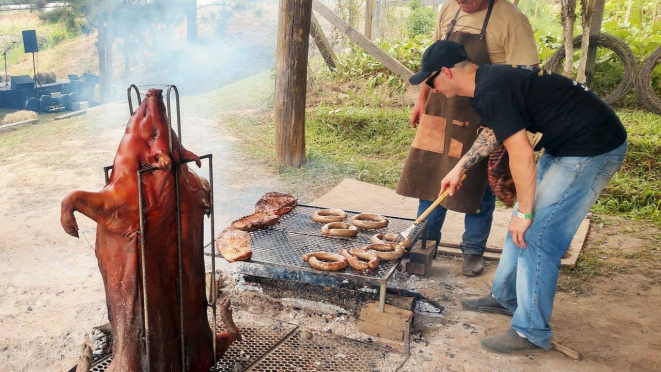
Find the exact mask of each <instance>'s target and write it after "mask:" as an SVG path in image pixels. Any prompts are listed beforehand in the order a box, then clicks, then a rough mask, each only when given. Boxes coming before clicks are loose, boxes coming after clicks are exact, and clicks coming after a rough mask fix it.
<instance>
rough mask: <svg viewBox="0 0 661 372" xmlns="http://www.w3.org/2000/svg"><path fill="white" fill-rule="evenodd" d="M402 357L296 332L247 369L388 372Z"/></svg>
mask: <svg viewBox="0 0 661 372" xmlns="http://www.w3.org/2000/svg"><path fill="white" fill-rule="evenodd" d="M405 359H406V356H405V355H403V354H398V353H387V352H386V351H385V350H384V349H383V348H381V347H378V346H375V345H371V344H367V343H363V342H359V341H355V340H350V339H347V338H343V337H338V336H332V335H327V334H323V335H321V334H316V333H312V332H310V331H304V330H298V331H296V333H295V334H293V335H292V337H290V338H289V339H287V340H286V341H285V342H284V343H282V344H281V345H280V346H278V347H277V348H276V349H275V350H273V351H272V352H271V353H269V354H268V355H267V356H266V357H265V358H264V359H262V360H261V361H260V362H259V363H257V364H256V365H254V366H253V367H252V368H251V369H250V370H251V371H258V372H298V371H315V372H353V371H356V372H369V371H374V372H377V371H378V372H388V371H396V370H397V369H398V368H399V367H400V366H401V365H402V363H403V362H404V360H405Z"/></svg>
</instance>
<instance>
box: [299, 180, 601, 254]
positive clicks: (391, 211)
mask: <svg viewBox="0 0 661 372" xmlns="http://www.w3.org/2000/svg"><path fill="white" fill-rule="evenodd" d="M312 204H313V205H317V206H320V207H332V208H340V209H346V210H354V211H361V212H369V213H377V214H383V215H388V216H398V217H405V218H415V217H416V216H417V210H418V200H417V199H413V198H407V197H404V196H401V195H397V193H396V192H395V190H392V189H389V188H387V187H383V186H377V185H372V184H369V183H366V182H361V181H357V180H353V179H349V178H347V179H344V180H343V181H342V182H340V183H339V184H338V185H337V186H335V187H334V188H333V189H332V190H330V191H329V192H327V193H326V194H325V195H323V196H321V197H320V198H318V199H316V200H314V201H313V202H312ZM511 216H512V210H511V209H506V208H503V207H497V208H496V210H495V212H494V215H493V223H492V224H491V234H489V240H488V241H487V253H486V256H487V259H493V260H498V259H499V258H500V252H501V251H502V247H503V242H504V241H505V237H506V236H507V227H508V225H509V221H510V219H511ZM589 227H590V221H589V220H587V219H584V220H583V222H582V223H581V226H580V227H579V228H578V231H577V232H576V235H575V236H574V239H573V240H572V243H571V245H570V246H569V249H568V250H567V253H566V254H565V257H563V259H562V265H563V267H573V266H575V265H576V260H578V256H579V255H580V253H581V250H582V249H583V245H584V243H585V239H586V237H587V234H588V229H589ZM464 229H465V227H464V215H463V214H461V213H456V212H452V211H448V213H447V216H446V218H445V223H444V224H443V231H442V241H441V248H439V251H440V252H443V253H449V254H461V251H460V250H459V249H457V248H459V244H460V243H461V237H462V235H463V233H464Z"/></svg>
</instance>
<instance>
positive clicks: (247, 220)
mask: <svg viewBox="0 0 661 372" xmlns="http://www.w3.org/2000/svg"><path fill="white" fill-rule="evenodd" d="M278 222H280V217H278V216H277V215H275V214H267V213H264V212H255V213H253V214H251V215H249V216H244V217H241V218H239V219H238V220H236V221H234V222H232V225H230V227H232V228H233V229H237V230H242V231H256V230H262V229H266V228H268V227H269V226H273V225H275V224H277V223H278Z"/></svg>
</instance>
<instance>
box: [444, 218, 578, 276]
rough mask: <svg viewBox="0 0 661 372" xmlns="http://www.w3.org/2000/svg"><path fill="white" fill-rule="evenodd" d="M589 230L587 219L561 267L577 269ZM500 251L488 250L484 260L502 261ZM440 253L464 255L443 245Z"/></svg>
mask: <svg viewBox="0 0 661 372" xmlns="http://www.w3.org/2000/svg"><path fill="white" fill-rule="evenodd" d="M589 230H590V220H587V219H585V220H583V222H582V223H581V226H580V227H579V228H578V231H577V232H576V235H574V239H573V240H572V242H571V244H570V245H569V249H567V252H566V253H565V255H564V256H563V257H562V259H561V260H560V267H576V261H578V256H580V255H581V251H582V250H583V246H584V245H585V238H586V237H587V235H588V232H589ZM499 250H500V252H495V250H493V249H489V248H487V251H486V253H484V259H485V260H488V261H498V260H500V254H501V253H502V248H501V249H499ZM438 251H439V252H441V253H443V254H447V255H450V256H461V255H462V252H461V249H459V247H458V246H455V247H448V246H446V245H443V244H442V245H441V246H440V247H439V248H438Z"/></svg>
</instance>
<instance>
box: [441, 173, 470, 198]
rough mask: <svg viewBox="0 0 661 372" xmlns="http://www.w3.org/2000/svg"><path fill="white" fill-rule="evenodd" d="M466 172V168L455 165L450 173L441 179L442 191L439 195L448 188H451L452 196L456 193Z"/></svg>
mask: <svg viewBox="0 0 661 372" xmlns="http://www.w3.org/2000/svg"><path fill="white" fill-rule="evenodd" d="M464 173H466V170H465V169H462V168H461V167H457V166H455V167H454V168H452V170H451V171H450V173H448V174H447V175H446V176H445V178H443V180H442V181H441V192H440V193H439V194H438V196H441V194H443V193H444V192H445V190H447V189H449V190H450V191H448V194H449V195H450V196H452V195H454V193H455V192H456V191H457V190H459V189H460V188H461V181H462V179H461V178H462V176H463V175H464Z"/></svg>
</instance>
